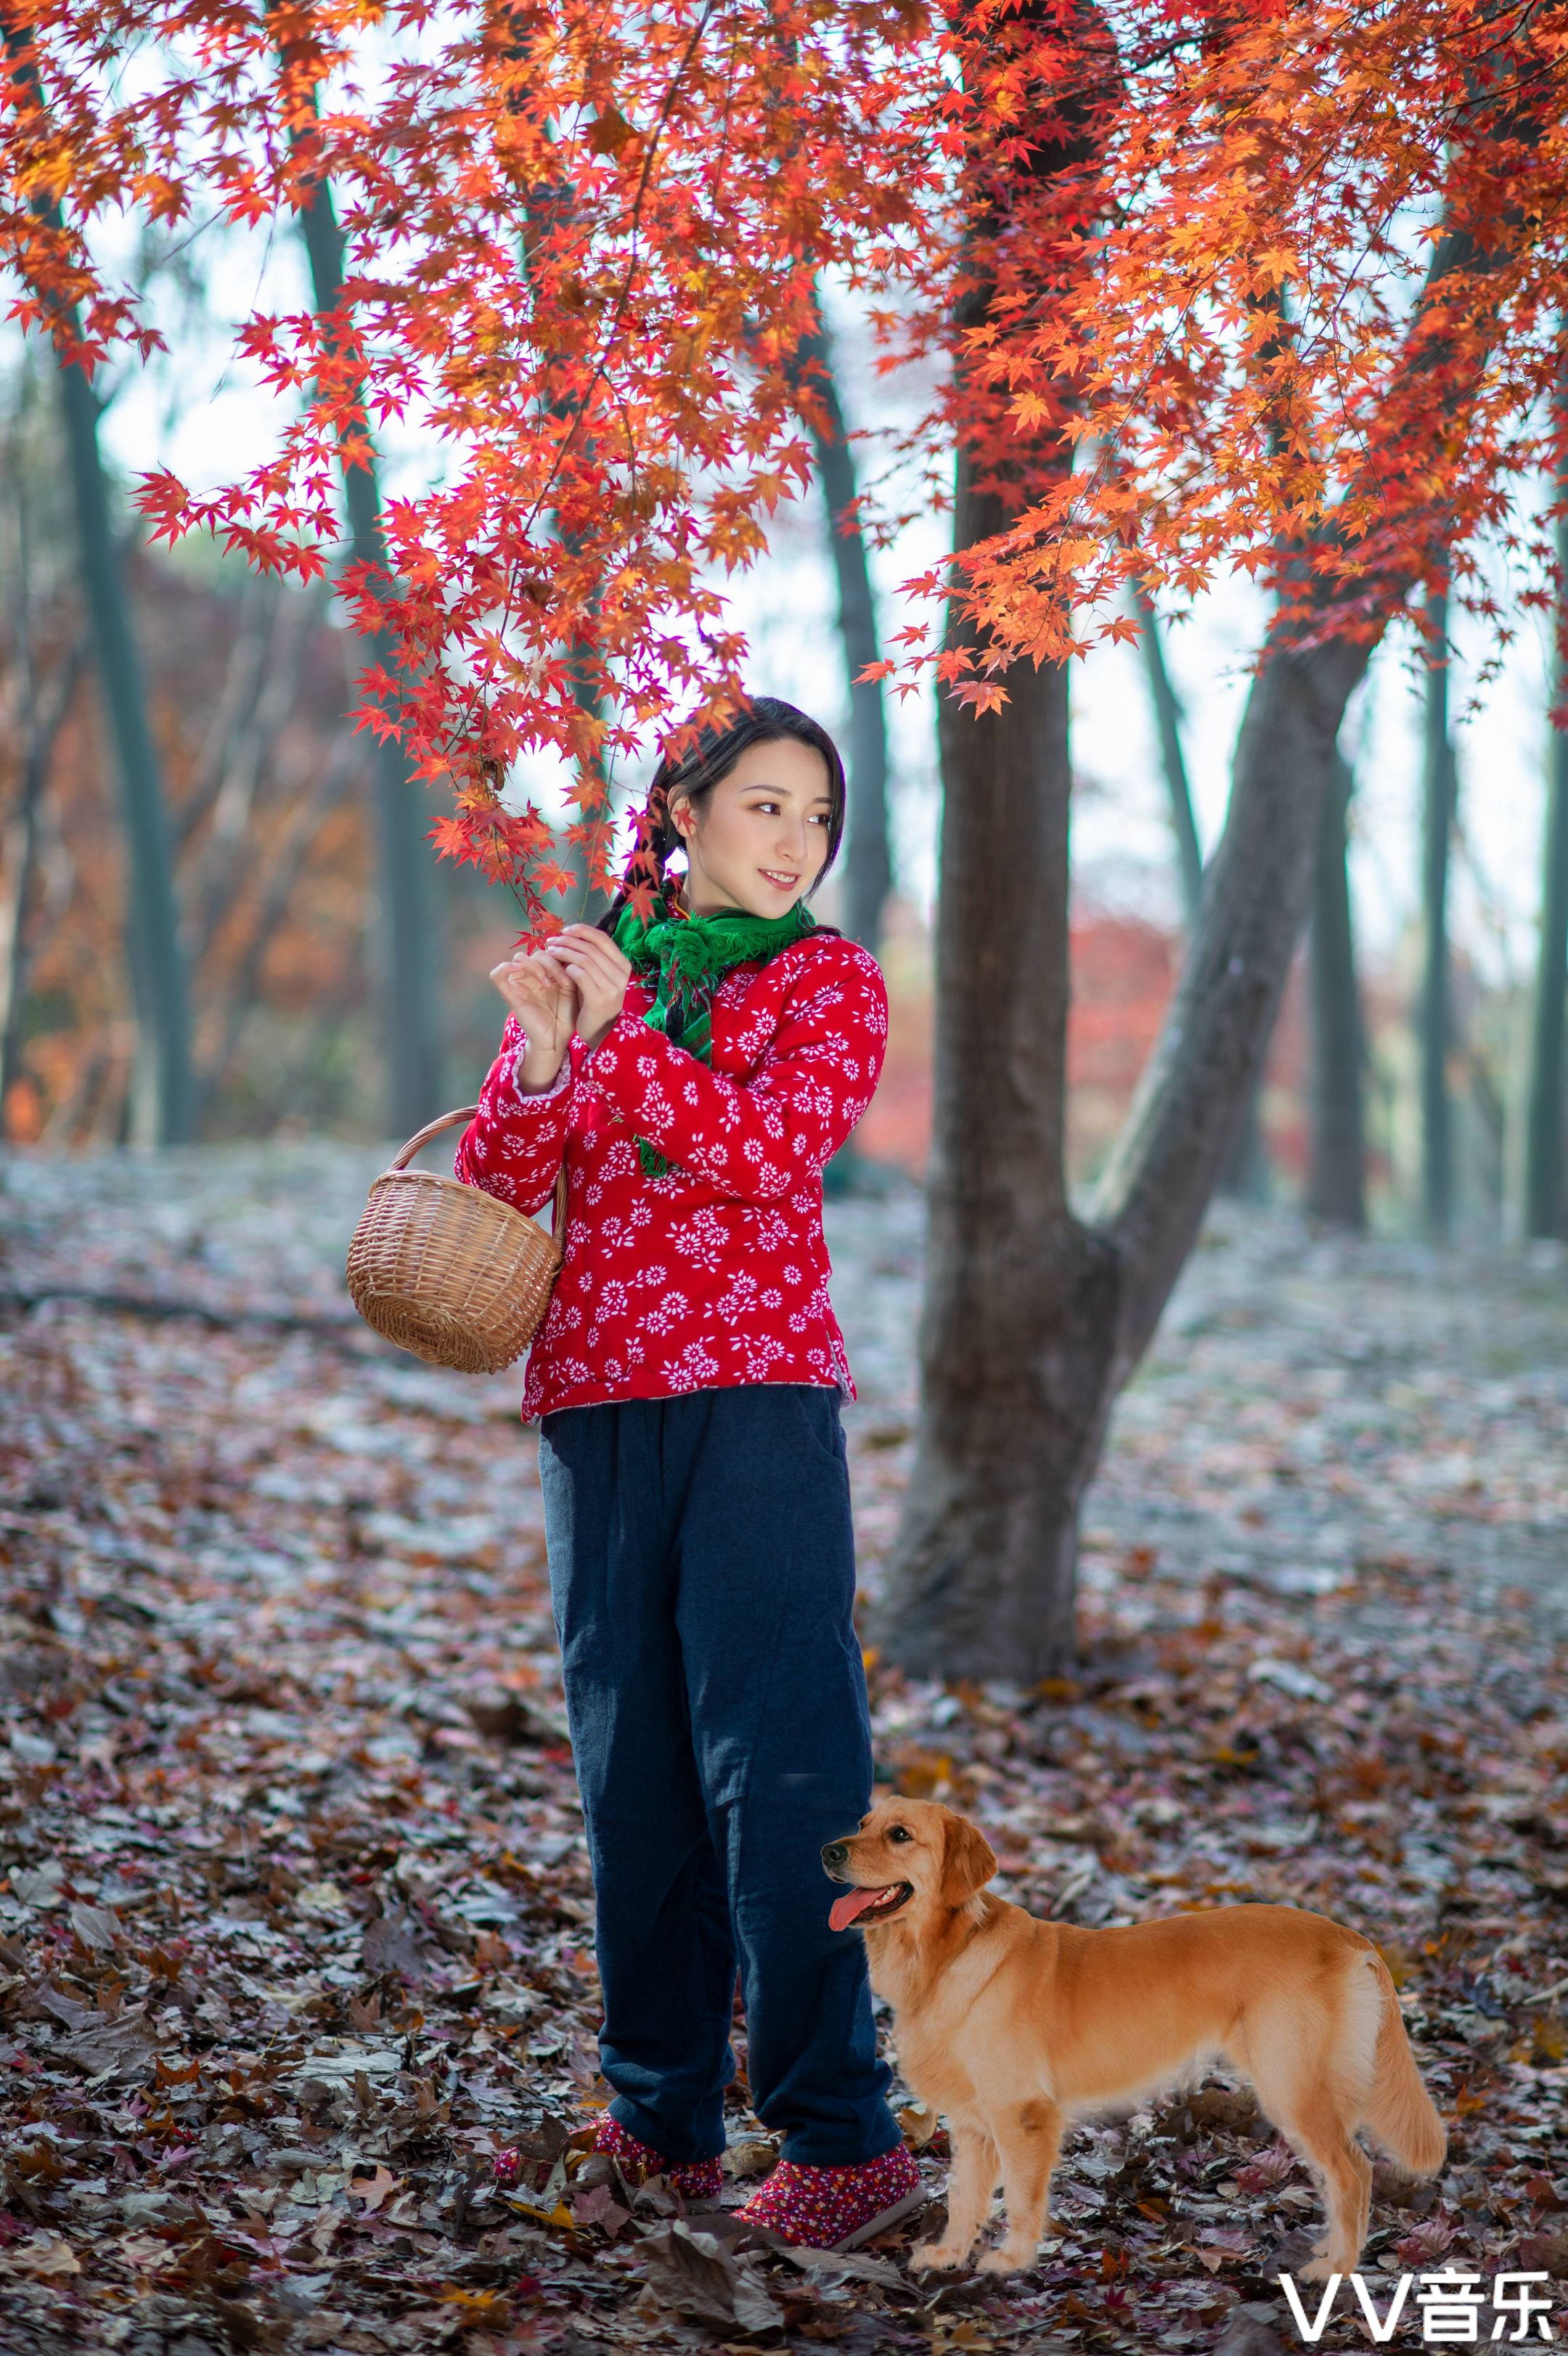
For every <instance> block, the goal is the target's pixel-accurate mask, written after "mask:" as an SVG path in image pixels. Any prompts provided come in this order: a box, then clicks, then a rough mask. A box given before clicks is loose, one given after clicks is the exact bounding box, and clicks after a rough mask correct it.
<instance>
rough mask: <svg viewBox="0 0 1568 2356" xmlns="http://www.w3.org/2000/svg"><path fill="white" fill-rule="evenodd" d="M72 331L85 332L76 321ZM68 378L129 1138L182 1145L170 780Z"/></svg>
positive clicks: (184, 1075) (81, 387) (78, 383)
mask: <svg viewBox="0 0 1568 2356" xmlns="http://www.w3.org/2000/svg"><path fill="white" fill-rule="evenodd" d="M70 324H71V327H72V329H73V332H74V329H75V325H76V323H75V321H74V319H72V321H71V323H70ZM58 372H59V391H60V410H61V414H62V417H63V420H64V424H65V437H66V447H67V451H68V454H69V462H70V477H71V490H72V494H73V498H74V501H75V507H76V521H77V537H78V543H79V546H80V553H81V576H82V589H83V594H84V596H85V599H86V603H87V609H88V616H89V620H90V623H91V632H92V648H93V656H94V660H95V662H96V666H97V670H98V683H99V689H100V692H101V697H102V701H103V716H104V722H105V725H106V727H107V729H108V734H109V740H110V744H111V745H112V749H113V757H114V768H115V774H116V776H117V777H118V779H119V785H120V806H121V810H122V814H123V819H124V826H125V845H126V852H127V871H128V872H127V874H126V882H125V947H126V959H127V962H128V964H129V967H130V970H131V990H132V997H133V1003H134V1005H135V1010H136V1026H137V1034H138V1048H137V1057H136V1069H135V1073H134V1076H133V1083H132V1106H131V1130H130V1133H131V1136H132V1138H133V1141H135V1142H136V1143H138V1144H157V1145H180V1144H183V1143H184V1142H185V1141H186V1140H187V1138H188V1137H189V1135H190V1131H191V1121H192V1116H193V1112H194V1108H195V1092H194V1088H193V1086H192V1080H191V1065H190V1016H189V1010H188V1004H187V990H186V963H185V956H184V951H183V949H182V947H181V942H180V928H179V912H178V906H177V903H176V894H175V878H174V858H173V851H172V848H171V844H170V840H169V825H168V817H167V812H166V809H165V802H164V781H163V772H162V767H161V765H160V763H159V760H158V752H157V746H156V744H155V743H154V740H153V732H152V727H151V724H150V723H149V721H148V717H147V704H146V693H145V689H144V680H143V673H142V663H141V657H140V654H139V652H138V649H137V646H136V637H135V631H134V628H133V623H132V619H131V607H130V600H129V596H128V594H127V590H126V584H125V575H124V570H123V564H122V562H121V555H120V551H119V549H118V547H117V546H116V544H115V540H114V534H113V531H112V528H111V525H110V520H109V493H108V487H107V485H106V483H105V481H104V475H103V461H102V458H101V454H100V451H99V447H98V397H97V395H96V394H95V393H94V391H93V390H92V387H91V384H90V383H89V381H88V380H87V378H86V376H85V375H84V374H83V372H82V370H81V369H80V368H79V367H77V366H76V365H75V364H74V363H70V362H62V363H60V364H59V371H58Z"/></svg>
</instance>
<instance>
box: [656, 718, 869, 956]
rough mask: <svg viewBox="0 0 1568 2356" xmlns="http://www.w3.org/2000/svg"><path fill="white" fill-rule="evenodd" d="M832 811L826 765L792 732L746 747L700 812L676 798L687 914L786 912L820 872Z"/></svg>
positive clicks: (674, 814) (674, 812) (675, 816)
mask: <svg viewBox="0 0 1568 2356" xmlns="http://www.w3.org/2000/svg"><path fill="white" fill-rule="evenodd" d="M832 810H833V802H832V796H831V794H830V792H829V790H828V781H827V762H826V761H825V760H824V759H823V757H822V755H821V754H820V753H816V752H813V750H812V748H811V746H810V745H809V744H796V742H795V738H794V737H793V736H781V737H779V738H777V739H775V741H774V742H773V743H772V744H751V745H748V746H747V748H746V750H745V752H743V753H742V754H741V757H740V759H739V760H738V761H737V762H736V764H735V766H734V767H733V768H732V769H731V771H730V773H729V775H728V776H723V777H720V780H719V783H718V784H717V785H716V786H715V787H714V788H713V790H712V792H711V793H710V794H709V796H708V798H707V800H706V802H705V803H703V804H702V805H701V806H700V807H699V809H693V808H692V805H691V803H690V802H689V801H688V798H687V797H686V796H685V795H684V794H677V795H675V796H673V797H672V798H671V801H670V816H671V818H672V819H674V820H675V822H676V825H677V829H678V830H679V832H680V837H681V840H682V841H683V842H684V843H685V845H686V855H687V862H688V871H687V885H686V904H687V908H688V912H689V913H690V914H691V915H692V916H712V915H713V914H714V913H715V911H716V910H718V909H720V908H744V909H745V911H746V912H747V914H748V915H749V916H785V915H787V913H788V912H789V910H790V909H791V908H792V907H793V906H794V905H795V902H796V901H797V900H798V899H799V898H800V897H801V895H802V894H803V893H805V892H806V891H808V890H809V889H810V887H811V885H812V884H813V883H815V882H816V878H817V875H818V874H819V873H820V872H821V869H822V862H823V861H824V860H825V859H826V858H827V829H828V824H829V821H830V819H831V817H832Z"/></svg>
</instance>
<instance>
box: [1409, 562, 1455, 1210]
mask: <svg viewBox="0 0 1568 2356" xmlns="http://www.w3.org/2000/svg"><path fill="white" fill-rule="evenodd" d="M1430 605H1431V612H1430V614H1429V616H1428V625H1429V627H1430V629H1431V632H1432V636H1431V638H1430V640H1429V642H1428V646H1427V652H1426V704H1425V742H1424V759H1423V764H1422V824H1421V886H1422V888H1421V905H1422V920H1423V921H1422V969H1421V998H1420V1004H1419V1007H1418V1011H1417V1015H1416V1033H1417V1044H1418V1047H1419V1053H1420V1059H1421V1210H1422V1217H1423V1220H1424V1224H1425V1226H1426V1230H1427V1233H1428V1234H1429V1235H1433V1236H1445V1235H1446V1234H1447V1233H1448V1230H1449V1227H1450V1226H1451V1225H1452V1222H1453V1216H1454V1162H1453V1136H1452V1126H1451V1119H1450V1106H1449V1100H1448V1049H1449V1029H1450V1017H1449V992H1448V845H1449V841H1450V838H1451V836H1452V833H1453V828H1454V748H1453V745H1452V744H1450V742H1449V738H1448V600H1447V598H1446V597H1445V596H1444V595H1442V594H1436V595H1434V596H1433V597H1432V599H1431V600H1430Z"/></svg>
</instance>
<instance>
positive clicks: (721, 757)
mask: <svg viewBox="0 0 1568 2356" xmlns="http://www.w3.org/2000/svg"><path fill="white" fill-rule="evenodd" d="M782 738H790V739H793V741H794V742H795V744H806V745H809V746H810V748H811V750H812V751H813V752H814V753H820V754H821V755H822V758H823V761H824V763H825V764H826V766H827V792H828V803H829V809H828V819H827V858H826V859H825V860H824V861H823V862H822V865H821V867H820V868H819V869H818V871H817V873H816V878H815V880H814V882H813V883H812V885H811V889H810V891H808V892H807V893H806V894H805V897H806V898H807V899H808V900H809V899H810V898H811V896H812V894H813V893H815V891H816V886H817V884H818V883H821V881H822V879H823V877H824V876H825V875H826V874H827V871H828V869H829V868H830V867H831V866H832V864H833V862H834V861H835V859H836V858H837V855H838V846H839V844H840V842H841V841H843V838H844V809H845V799H846V789H845V782H844V762H843V758H842V756H841V755H840V754H839V751H838V747H837V744H835V743H834V742H833V739H832V737H831V736H830V735H829V734H828V733H827V729H826V728H824V727H823V725H822V723H821V722H820V721H819V720H813V719H812V717H811V715H810V713H809V712H802V711H800V710H799V709H798V708H797V706H796V705H795V704H793V703H785V702H784V700H783V699H782V697H779V696H776V695H754V696H752V697H751V698H750V699H749V701H747V702H746V704H745V705H744V706H743V708H742V709H741V712H739V713H738V714H737V715H736V717H735V718H734V719H733V720H731V721H727V722H726V723H724V724H723V725H722V726H721V727H711V728H705V729H704V730H703V731H702V732H701V734H700V735H699V738H698V742H697V744H696V745H695V747H694V748H693V750H692V751H691V752H689V753H687V754H684V755H681V756H680V757H679V758H678V759H676V758H673V757H672V756H671V755H669V754H666V755H665V757H664V759H663V760H662V761H661V762H660V763H659V765H658V767H657V768H656V770H655V772H654V780H653V783H652V785H651V786H650V787H648V798H647V802H646V805H645V808H644V809H642V810H641V811H640V812H639V813H638V817H637V838H636V843H635V848H634V850H633V852H632V856H631V858H630V860H629V861H628V862H627V866H626V873H625V878H624V881H623V883H622V885H621V888H620V890H619V891H618V892H617V893H616V894H615V897H614V899H613V901H612V902H611V904H610V906H609V907H608V909H607V910H606V911H605V913H604V915H603V916H601V917H600V919H599V925H598V929H599V931H600V932H602V933H613V931H614V929H615V922H616V919H617V917H618V916H620V914H621V911H622V909H623V908H624V906H625V905H626V903H627V901H628V900H629V899H630V897H631V892H630V889H629V886H630V884H631V883H634V882H635V881H638V880H642V881H645V882H647V883H651V884H652V885H653V888H654V890H655V892H656V893H657V892H659V891H660V890H661V889H662V887H663V884H664V872H665V862H666V860H667V858H668V857H669V854H670V852H671V851H674V850H676V849H677V847H678V846H679V844H680V841H681V838H680V835H679V833H678V831H677V828H676V824H675V820H674V819H673V818H672V817H671V815H670V808H669V805H670V797H671V796H672V794H674V793H676V792H677V791H679V792H683V793H684V794H685V795H686V796H687V798H688V800H689V801H690V802H691V803H692V805H693V807H694V808H697V807H699V806H700V804H701V803H702V802H703V800H704V799H705V798H707V796H708V795H709V794H710V793H711V792H712V790H713V788H714V787H715V786H716V785H717V784H718V783H719V781H720V778H721V777H727V776H729V774H730V772H731V769H732V768H733V767H734V766H735V764H736V762H737V761H738V760H739V759H740V758H741V755H742V753H747V752H750V750H751V748H752V745H753V744H777V743H779V741H780V740H781V739H782Z"/></svg>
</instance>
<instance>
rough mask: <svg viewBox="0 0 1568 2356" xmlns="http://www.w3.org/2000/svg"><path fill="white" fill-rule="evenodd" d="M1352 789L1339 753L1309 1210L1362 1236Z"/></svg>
mask: <svg viewBox="0 0 1568 2356" xmlns="http://www.w3.org/2000/svg"><path fill="white" fill-rule="evenodd" d="M1354 782H1355V781H1354V779H1353V778H1352V776H1351V775H1350V766H1349V762H1348V761H1347V760H1346V759H1345V757H1344V755H1343V754H1341V753H1339V751H1338V750H1336V752H1335V755H1334V764H1333V776H1332V780H1331V783H1330V785H1329V789H1328V793H1327V794H1326V795H1325V796H1324V798H1323V814H1322V819H1321V822H1320V824H1319V826H1318V829H1317V850H1316V854H1315V857H1314V860H1313V868H1312V922H1311V926H1310V929H1309V931H1308V934H1307V948H1308V958H1309V964H1308V973H1309V979H1310V983H1311V997H1312V1066H1311V1075H1312V1076H1311V1107H1312V1118H1311V1138H1310V1146H1309V1151H1310V1161H1309V1163H1308V1168H1307V1210H1308V1211H1309V1212H1310V1213H1311V1214H1312V1215H1313V1217H1314V1218H1317V1219H1328V1220H1331V1221H1333V1223H1334V1224H1335V1225H1336V1226H1345V1227H1356V1228H1361V1227H1364V1226H1366V1223H1367V1212H1366V1126H1365V1114H1364V1110H1363V1104H1362V1089H1361V1073H1362V1065H1363V1060H1364V1055H1365V1043H1364V1037H1363V1033H1362V1028H1361V1008H1360V994H1359V992H1358V991H1357V987H1356V949H1355V935H1354V930H1353V927H1352V923H1351V915H1350V879H1349V870H1348V866H1347V856H1346V854H1347V850H1348V844H1349V828H1348V819H1349V808H1350V796H1351V792H1352V790H1353V787H1354Z"/></svg>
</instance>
